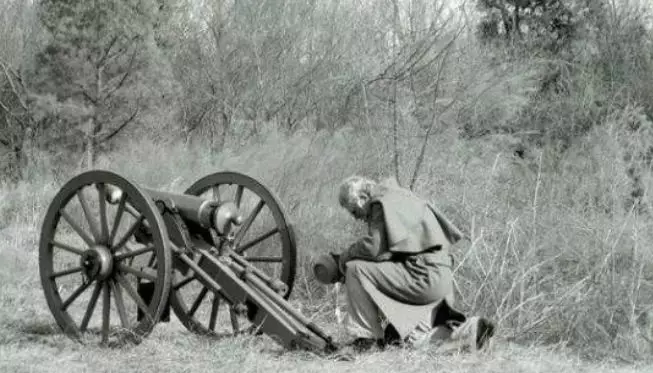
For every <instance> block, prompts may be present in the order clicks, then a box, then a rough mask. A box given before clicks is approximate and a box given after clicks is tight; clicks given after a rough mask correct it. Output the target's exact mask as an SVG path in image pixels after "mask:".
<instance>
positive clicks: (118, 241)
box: [39, 170, 337, 352]
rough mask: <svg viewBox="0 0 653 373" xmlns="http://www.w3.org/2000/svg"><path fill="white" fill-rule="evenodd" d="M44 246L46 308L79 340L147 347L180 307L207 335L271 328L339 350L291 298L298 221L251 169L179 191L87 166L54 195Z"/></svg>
mask: <svg viewBox="0 0 653 373" xmlns="http://www.w3.org/2000/svg"><path fill="white" fill-rule="evenodd" d="M39 245H40V246H39V272H40V277H41V284H42V287H43V291H44V293H45V298H46V301H47V304H48V307H49V309H50V311H51V313H52V315H53V316H54V319H55V320H56V322H57V324H58V325H59V327H60V328H61V330H62V331H63V332H64V333H65V334H66V335H68V336H69V337H71V338H72V339H74V340H77V341H81V342H83V343H99V344H100V345H111V344H114V345H115V344H118V345H123V344H125V343H128V342H131V343H140V342H141V341H142V340H143V339H144V338H146V337H147V336H148V335H149V334H150V333H151V332H152V330H153V328H154V326H155V325H156V324H157V323H159V322H165V321H169V316H170V313H171V310H172V312H174V314H175V315H176V317H177V318H178V319H179V321H180V322H181V323H182V324H183V325H184V326H185V327H186V328H187V329H188V330H190V331H192V332H194V333H197V334H202V335H209V336H224V335H231V334H240V333H246V332H250V333H258V334H261V333H264V334H266V335H268V336H270V337H271V338H272V339H273V340H275V341H277V342H278V343H279V344H281V345H282V346H283V347H285V348H288V349H307V350H312V351H323V352H329V351H335V350H337V346H336V344H335V343H334V341H333V339H332V338H331V337H330V336H329V335H327V334H326V333H325V332H324V331H323V330H322V329H320V328H319V327H318V326H317V325H316V324H315V323H313V322H312V321H311V320H309V319H308V318H307V317H305V316H304V315H302V314H301V313H300V312H299V311H297V310H296V309H295V308H293V306H292V305H291V303H290V302H289V300H288V299H289V296H290V294H291V291H292V289H293V283H294V281H295V275H296V260H297V248H296V242H295V236H294V232H293V228H292V224H290V223H289V222H288V220H287V219H286V216H285V215H284V212H283V209H282V207H281V204H280V202H279V200H278V198H277V197H276V196H275V195H274V194H273V193H272V192H271V191H270V190H269V189H268V188H266V187H265V186H264V185H262V184H261V183H259V182H258V181H256V180H254V179H253V178H251V177H249V176H247V175H244V174H241V173H237V172H218V173H214V174H211V175H208V176H205V177H203V178H201V179H200V180H198V181H197V182H195V183H194V184H192V185H191V186H190V187H189V188H188V189H187V190H186V191H185V192H184V193H180V194H174V193H169V192H164V191H158V190H153V189H148V188H144V187H140V186H138V185H136V184H134V183H133V182H131V181H129V180H128V179H126V178H124V177H122V176H120V175H118V174H117V173H114V172H112V171H107V170H92V171H87V172H84V173H81V174H79V175H77V176H75V177H73V178H71V179H70V180H69V181H67V182H66V183H65V184H64V185H63V187H61V189H60V190H59V192H58V193H57V194H56V195H55V197H54V199H53V200H52V202H51V204H50V206H49V207H48V210H47V212H46V215H45V217H44V220H43V225H42V230H41V236H40V242H39ZM100 298H101V299H100ZM229 324H230V327H229ZM225 328H227V330H226V331H225V330H224V329H225Z"/></svg>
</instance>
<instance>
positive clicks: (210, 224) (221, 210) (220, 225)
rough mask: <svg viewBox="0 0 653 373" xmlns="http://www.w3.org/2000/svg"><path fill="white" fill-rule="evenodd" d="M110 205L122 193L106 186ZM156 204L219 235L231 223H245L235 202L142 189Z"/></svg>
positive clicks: (110, 186)
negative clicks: (215, 231) (213, 229)
mask: <svg viewBox="0 0 653 373" xmlns="http://www.w3.org/2000/svg"><path fill="white" fill-rule="evenodd" d="M105 188H106V191H107V194H106V198H107V201H108V202H109V203H112V204H117V203H118V202H119V201H120V198H121V197H122V191H121V190H120V189H118V188H116V187H114V186H112V185H107V186H105ZM141 189H142V190H143V191H144V192H145V193H147V194H148V195H149V196H150V197H151V198H152V200H154V202H158V203H163V205H164V206H165V208H166V209H169V210H171V211H175V212H178V213H179V215H181V217H182V218H183V219H184V220H186V221H190V222H193V223H196V224H198V225H199V226H200V227H202V228H205V229H206V228H215V229H217V230H218V232H219V233H221V234H222V233H224V232H225V231H226V226H227V225H228V224H230V223H233V224H235V225H240V224H241V223H242V221H243V218H242V216H241V215H240V214H239V213H238V208H237V207H236V205H235V204H234V203H233V202H224V203H218V202H216V201H211V200H207V199H204V198H202V197H198V196H194V195H190V194H175V193H169V192H164V191H160V190H155V189H149V188H141Z"/></svg>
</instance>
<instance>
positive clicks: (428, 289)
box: [314, 176, 494, 352]
mask: <svg viewBox="0 0 653 373" xmlns="http://www.w3.org/2000/svg"><path fill="white" fill-rule="evenodd" d="M339 202H340V205H341V206H342V207H343V208H345V209H346V210H347V211H349V212H350V213H351V215H353V217H354V218H355V219H357V220H363V221H365V222H366V223H367V225H368V233H367V235H365V236H364V237H362V238H361V239H359V240H358V241H356V242H355V243H353V244H352V245H351V246H349V247H348V248H347V249H346V250H344V251H342V252H340V253H331V254H329V255H325V256H322V257H321V258H320V259H318V260H317V261H316V263H315V265H314V273H315V276H316V277H317V278H318V280H320V281H321V282H323V283H335V282H344V284H345V287H346V289H347V298H348V303H349V312H348V316H347V331H348V332H349V334H351V335H352V336H353V341H352V342H351V343H350V344H349V346H350V347H352V348H353V349H354V350H355V351H357V352H360V351H364V350H368V349H370V348H371V347H373V346H381V347H383V346H385V345H388V344H406V343H407V344H409V345H415V344H419V343H424V342H428V341H432V340H435V339H437V340H439V341H440V342H442V344H445V345H446V344H449V345H451V344H452V343H453V344H454V345H457V346H459V347H461V348H469V349H472V350H476V349H479V348H482V347H483V346H484V345H485V343H486V341H487V339H489V338H490V337H491V336H492V335H493V333H494V325H493V324H492V323H491V322H490V321H488V320H486V319H484V318H479V317H466V316H465V315H463V314H462V313H460V312H458V311H456V310H455V309H453V308H452V307H451V306H452V305H453V297H454V291H453V274H452V266H453V257H452V256H451V255H450V253H449V247H450V246H451V245H453V244H455V243H456V242H457V241H458V240H460V239H461V238H462V234H461V232H460V231H459V230H458V229H457V228H456V227H455V226H454V225H453V224H451V223H450V222H449V221H448V220H447V219H446V218H445V217H444V216H443V215H442V214H441V213H440V212H439V211H437V209H435V207H434V206H432V205H431V204H429V203H427V202H425V201H424V200H422V199H421V198H419V197H417V196H416V195H415V194H414V193H412V192H411V191H409V190H407V189H404V188H401V187H399V185H398V184H397V183H396V182H395V181H393V180H389V181H386V182H383V183H376V182H375V181H373V180H370V179H367V178H364V177H360V176H352V177H350V178H348V179H346V180H345V181H344V182H343V183H342V185H341V186H340V191H339ZM329 267H331V268H332V270H331V271H329V270H328V268H329Z"/></svg>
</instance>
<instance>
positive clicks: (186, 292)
mask: <svg viewBox="0 0 653 373" xmlns="http://www.w3.org/2000/svg"><path fill="white" fill-rule="evenodd" d="M186 193H187V194H192V195H195V196H202V197H205V198H207V199H210V200H216V201H220V202H234V203H235V204H236V206H238V208H239V210H240V214H241V216H242V217H243V220H244V221H243V223H242V224H241V225H240V226H239V227H238V226H235V227H234V230H233V231H232V233H234V234H235V237H234V242H233V244H232V249H233V250H234V251H235V252H236V253H238V254H240V255H242V257H243V258H244V259H245V260H247V261H248V262H249V263H251V264H252V265H254V266H255V267H256V268H258V269H259V270H261V271H262V272H263V273H264V274H265V275H267V276H269V277H270V278H271V279H273V280H280V281H281V282H283V283H284V284H285V285H286V287H287V288H286V291H285V292H284V293H283V294H282V295H283V297H284V298H286V299H288V297H289V296H290V293H291V291H292V287H293V283H294V281H295V273H296V262H297V249H296V246H295V236H294V233H293V230H292V226H291V225H290V224H288V221H287V219H286V217H285V215H284V212H283V209H282V205H281V203H280V202H279V200H278V198H277V197H276V196H275V195H274V194H273V193H272V192H271V191H270V190H269V189H267V188H266V187H265V186H263V185H262V184H261V183H259V182H258V181H256V180H254V179H252V178H251V177H249V176H246V175H243V174H240V173H237V172H218V173H214V174H211V175H208V176H206V177H204V178H202V179H200V180H198V181H197V182H196V183H194V184H193V185H192V186H191V187H190V188H188V189H187V190H186ZM199 259H200V257H199V256H198V257H196V260H199ZM182 268H184V270H186V268H185V266H182ZM170 304H171V306H172V308H173V310H174V312H175V314H176V315H177V317H178V318H179V320H180V321H181V322H182V323H183V324H184V325H185V326H186V327H187V328H188V329H189V330H191V331H193V332H195V333H198V334H204V335H216V334H222V333H218V332H217V331H216V326H217V325H219V323H220V321H222V320H225V321H226V318H225V319H220V318H219V314H220V312H219V311H220V309H221V306H224V308H225V309H226V310H228V311H226V312H225V313H223V316H225V317H226V316H227V314H228V316H229V322H230V323H231V328H232V330H233V332H234V333H239V332H241V331H243V330H244V329H247V325H245V323H248V321H247V319H245V320H242V319H243V318H240V317H238V315H237V312H236V310H235V309H234V306H233V305H231V304H228V303H227V301H226V300H225V299H224V298H223V297H221V296H220V294H218V293H215V292H214V291H212V290H211V289H208V288H206V287H205V286H203V285H202V284H201V283H200V282H199V281H197V279H196V278H195V276H194V274H193V272H192V271H186V272H184V273H181V272H180V271H176V270H175V271H174V276H173V284H172V290H171V294H170ZM249 312H250V313H251V312H255V310H252V309H250V310H249ZM250 315H251V314H250ZM239 320H241V321H244V323H240V322H239ZM251 326H252V325H249V327H251Z"/></svg>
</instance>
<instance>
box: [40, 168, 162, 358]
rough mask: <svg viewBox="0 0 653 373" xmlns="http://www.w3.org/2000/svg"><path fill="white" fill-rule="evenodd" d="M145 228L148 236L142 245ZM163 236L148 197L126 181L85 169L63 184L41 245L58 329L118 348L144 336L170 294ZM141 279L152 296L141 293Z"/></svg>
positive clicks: (45, 281) (44, 278) (43, 270)
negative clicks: (142, 232)
mask: <svg viewBox="0 0 653 373" xmlns="http://www.w3.org/2000/svg"><path fill="white" fill-rule="evenodd" d="M144 230H146V231H147V234H148V236H149V237H150V241H149V242H148V243H147V244H140V243H138V242H137V240H136V239H135V237H136V236H137V235H138V234H139V232H141V231H144ZM167 238H168V233H167V231H166V227H165V225H164V223H163V220H162V218H161V215H160V214H159V212H158V210H157V209H156V207H155V205H154V203H153V202H152V200H151V199H150V198H149V197H147V196H146V195H145V194H144V193H143V192H141V191H140V190H139V189H138V188H137V187H136V186H135V185H134V184H133V183H131V182H129V181H128V180H126V179H124V178H122V177H121V176H119V175H117V174H115V173H112V172H109V171H89V172H85V173H82V174H80V175H78V176H76V177H74V178H72V179H71V180H70V181H68V182H67V183H66V184H65V185H64V186H63V187H62V188H61V190H60V191H59V193H58V194H57V195H56V196H55V197H54V200H53V201H52V203H51V204H50V206H49V208H48V211H47V214H46V216H45V219H44V221H43V226H42V230H41V238H40V247H39V272H40V276H41V284H42V286H43V291H44V292H45V297H46V300H47V303H48V306H49V308H50V311H51V312H52V314H53V316H54V318H55V320H56V322H57V324H58V325H59V327H61V329H62V330H63V332H64V333H66V334H67V335H68V336H70V337H71V338H73V339H75V340H78V341H81V342H86V343H95V342H98V341H99V342H100V344H107V343H111V344H116V343H117V344H119V345H120V344H123V343H125V342H133V343H139V342H140V341H141V340H142V338H143V337H145V336H147V335H148V334H149V333H150V332H151V330H152V329H153V328H154V325H155V324H156V323H157V321H158V320H159V317H160V316H161V313H162V312H163V310H164V308H165V305H166V302H167V298H168V294H169V291H170V282H171V277H172V269H171V267H172V265H171V254H170V250H169V248H168V241H167ZM143 283H146V284H148V285H149V287H150V289H151V292H150V293H149V295H150V297H148V298H149V299H144V298H143V296H141V295H140V294H139V291H138V289H139V285H141V284H143ZM97 308H100V310H99V312H96V309H97ZM139 313H140V314H141V317H138V314H139Z"/></svg>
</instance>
